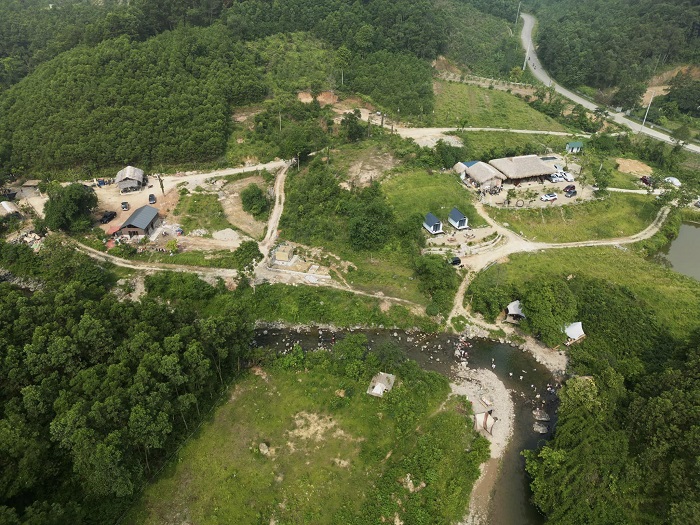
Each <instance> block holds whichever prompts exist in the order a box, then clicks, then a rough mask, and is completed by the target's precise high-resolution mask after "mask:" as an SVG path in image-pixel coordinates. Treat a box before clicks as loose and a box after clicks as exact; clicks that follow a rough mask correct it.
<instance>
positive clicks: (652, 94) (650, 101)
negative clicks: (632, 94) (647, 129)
mask: <svg viewBox="0 0 700 525" xmlns="http://www.w3.org/2000/svg"><path fill="white" fill-rule="evenodd" d="M653 101H654V91H652V92H651V98H650V99H649V105H648V106H647V110H646V112H645V113H644V120H642V127H641V128H639V131H642V130H643V129H644V124H646V122H647V115H648V114H649V108H650V107H651V103H652V102H653Z"/></svg>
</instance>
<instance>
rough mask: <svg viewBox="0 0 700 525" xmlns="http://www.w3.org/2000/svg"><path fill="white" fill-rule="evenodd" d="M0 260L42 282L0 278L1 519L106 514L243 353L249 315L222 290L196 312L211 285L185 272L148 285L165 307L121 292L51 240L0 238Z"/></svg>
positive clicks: (89, 518) (191, 421) (84, 518)
mask: <svg viewBox="0 0 700 525" xmlns="http://www.w3.org/2000/svg"><path fill="white" fill-rule="evenodd" d="M0 265H1V266H2V267H3V268H7V269H10V270H12V271H13V272H14V273H15V274H16V275H19V276H22V277H25V278H32V279H36V280H38V282H40V283H41V290H40V291H37V292H35V293H33V294H30V295H28V294H26V293H24V292H22V291H18V290H16V289H13V288H11V287H10V286H8V285H7V284H4V283H0V292H1V293H0V303H1V304H0V347H2V354H1V356H0V375H1V376H2V378H3V381H2V384H1V385H0V405H1V406H0V522H1V523H7V524H11V523H19V521H18V520H20V519H21V520H22V521H23V522H26V523H32V524H37V525H38V524H49V523H56V524H58V523H82V522H89V523H106V522H110V521H113V520H114V518H115V517H116V515H115V513H119V512H120V511H121V510H123V507H124V505H125V504H128V501H129V497H130V496H131V495H133V494H134V493H135V491H136V490H138V488H139V487H140V486H141V484H142V483H143V481H144V479H145V478H147V477H148V476H150V475H152V473H153V472H154V471H155V469H156V468H158V466H159V465H160V464H161V463H162V461H163V460H164V458H165V457H166V455H167V454H168V452H169V451H171V450H172V449H173V447H174V446H175V445H176V444H177V443H179V442H180V441H181V440H182V438H183V436H184V435H185V434H187V433H189V431H190V430H191V429H192V428H193V426H194V425H195V424H196V423H197V422H198V421H199V419H200V418H201V415H202V414H203V412H204V411H205V409H206V408H207V407H209V406H210V405H211V403H212V402H213V400H214V399H215V394H217V392H218V391H219V390H220V389H221V388H222V387H224V386H225V385H227V384H228V382H229V380H230V378H231V377H232V376H233V375H234V374H235V373H237V371H239V370H240V369H241V367H242V365H243V364H244V363H245V362H246V359H248V348H249V342H250V339H251V336H252V323H251V320H250V319H249V318H248V317H247V315H246V312H245V309H244V308H243V307H242V305H240V303H239V302H238V300H237V299H236V298H235V297H234V296H230V297H228V299H227V300H224V299H222V301H223V302H219V303H218V306H219V313H218V314H216V315H206V316H204V315H200V314H199V313H198V306H197V305H198V304H201V301H204V300H207V299H211V298H212V297H214V295H216V294H217V293H218V292H217V289H215V288H213V287H211V286H210V285H207V284H206V283H204V282H202V281H200V280H199V279H198V278H197V277H195V276H189V275H185V274H181V275H178V276H176V277H174V278H173V281H172V283H171V282H169V280H168V279H169V277H168V276H167V274H163V275H158V276H154V277H153V278H152V279H151V280H150V281H149V283H148V284H147V286H148V288H149V289H153V291H154V293H157V292H158V290H160V291H161V292H163V291H164V290H168V289H170V288H173V287H177V290H178V293H177V294H176V295H177V296H178V298H179V299H178V303H177V304H175V303H174V302H173V304H171V305H169V306H168V305H166V304H164V303H163V301H162V300H158V299H155V298H151V297H148V298H145V299H143V300H142V301H140V302H139V303H134V302H130V301H126V302H120V301H119V300H118V299H117V297H116V296H115V295H113V294H110V293H107V288H108V287H111V285H112V284H113V282H112V277H111V274H110V273H109V272H107V271H105V269H104V268H101V267H99V266H97V265H96V264H95V263H94V262H92V261H91V260H90V259H88V258H87V257H86V256H84V255H82V254H80V253H78V252H75V251H74V250H73V248H72V247H71V246H68V245H66V246H64V245H62V244H61V242H60V240H57V242H49V244H48V245H47V246H46V248H45V249H44V250H42V252H41V255H40V256H35V255H34V254H33V253H32V252H31V250H29V249H28V248H27V247H26V246H23V245H9V244H4V243H0ZM163 293H164V292H163Z"/></svg>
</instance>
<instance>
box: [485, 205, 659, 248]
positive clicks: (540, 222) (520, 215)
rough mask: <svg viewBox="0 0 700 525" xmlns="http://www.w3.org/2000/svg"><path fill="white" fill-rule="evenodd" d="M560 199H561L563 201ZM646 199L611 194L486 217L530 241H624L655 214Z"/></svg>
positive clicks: (493, 211)
mask: <svg viewBox="0 0 700 525" xmlns="http://www.w3.org/2000/svg"><path fill="white" fill-rule="evenodd" d="M562 198H563V197H562ZM658 212H659V210H658V207H657V206H656V204H655V201H654V198H653V197H651V196H649V195H638V194H625V193H610V194H609V195H608V196H607V197H605V199H601V200H596V201H592V202H585V203H581V204H575V205H571V206H557V207H551V208H538V209H532V210H506V209H498V208H490V209H489V215H490V216H491V217H493V218H494V219H495V220H497V221H498V222H500V223H502V224H503V223H507V224H508V227H509V228H510V229H511V230H513V231H514V232H516V233H520V232H522V233H523V235H524V236H525V237H526V238H527V239H528V240H531V241H539V242H576V241H585V240H593V239H609V238H614V237H627V236H629V235H633V234H635V233H638V232H640V231H642V230H643V229H644V228H646V227H647V226H649V225H650V224H651V223H652V222H653V220H654V218H655V217H656V215H657V213H658Z"/></svg>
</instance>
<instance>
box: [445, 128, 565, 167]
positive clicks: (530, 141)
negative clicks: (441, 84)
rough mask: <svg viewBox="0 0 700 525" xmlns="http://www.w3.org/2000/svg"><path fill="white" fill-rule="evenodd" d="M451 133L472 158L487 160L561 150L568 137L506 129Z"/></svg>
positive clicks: (563, 148)
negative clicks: (530, 133) (508, 130)
mask: <svg viewBox="0 0 700 525" xmlns="http://www.w3.org/2000/svg"><path fill="white" fill-rule="evenodd" d="M452 134H453V135H455V136H457V137H459V138H461V139H462V142H463V143H464V145H465V147H466V148H467V150H468V151H469V153H470V154H471V156H472V158H473V159H476V160H484V161H489V160H491V159H495V158H499V157H504V156H509V155H519V154H522V153H525V152H527V153H537V154H544V153H549V152H552V151H554V152H563V151H564V150H565V148H566V143H567V142H569V141H570V140H571V138H570V137H562V136H558V135H526V134H523V133H508V132H506V131H473V132H465V133H460V132H455V133H452Z"/></svg>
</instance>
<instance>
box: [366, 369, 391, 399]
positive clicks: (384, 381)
mask: <svg viewBox="0 0 700 525" xmlns="http://www.w3.org/2000/svg"><path fill="white" fill-rule="evenodd" d="M394 381H396V376H395V375H393V374H386V373H384V372H379V373H378V374H377V375H376V376H374V377H373V378H372V381H370V382H369V387H368V388H367V393H368V394H369V395H370V396H374V397H383V396H384V392H389V391H390V390H391V389H392V388H394Z"/></svg>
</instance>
